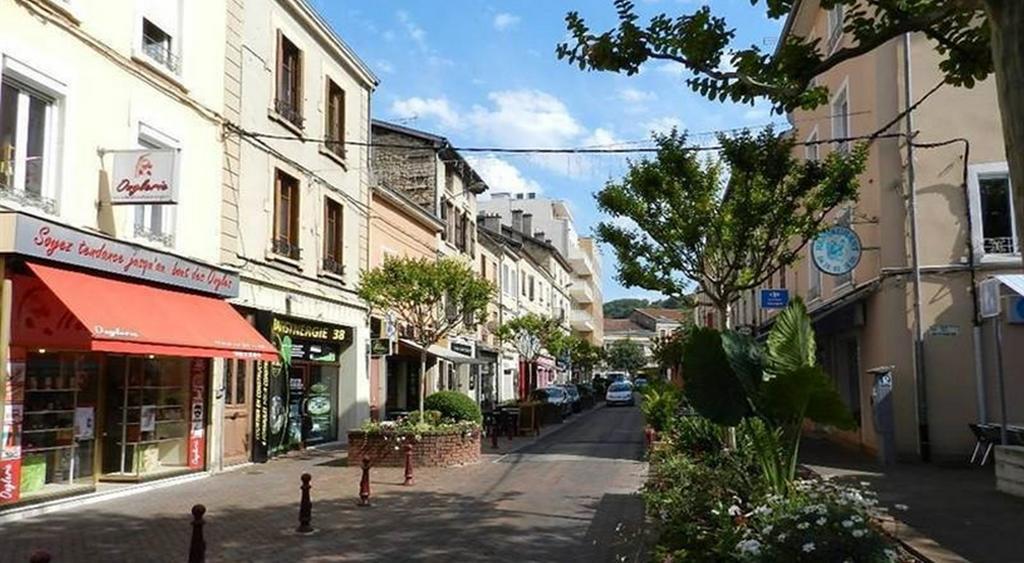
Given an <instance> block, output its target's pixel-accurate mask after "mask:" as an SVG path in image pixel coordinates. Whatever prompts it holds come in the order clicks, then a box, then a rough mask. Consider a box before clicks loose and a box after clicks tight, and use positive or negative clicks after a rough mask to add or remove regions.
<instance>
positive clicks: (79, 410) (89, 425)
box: [75, 407, 155, 440]
mask: <svg viewBox="0 0 1024 563" xmlns="http://www.w3.org/2000/svg"><path fill="white" fill-rule="evenodd" d="M145 408H146V407H143V409H145ZM143 413H145V411H143ZM143 417H145V414H143ZM154 420H155V419H154ZM142 431H143V432H146V429H145V428H143V429H142ZM95 436H96V409H95V408H93V407H76V408H75V440H92V439H93V437H95Z"/></svg>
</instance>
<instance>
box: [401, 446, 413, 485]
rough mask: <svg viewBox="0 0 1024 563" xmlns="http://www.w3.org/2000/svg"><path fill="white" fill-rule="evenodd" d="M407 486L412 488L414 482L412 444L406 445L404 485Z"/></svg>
mask: <svg viewBox="0 0 1024 563" xmlns="http://www.w3.org/2000/svg"><path fill="white" fill-rule="evenodd" d="M402 484H403V485H405V486H407V487H408V486H411V485H412V484H413V480H412V444H409V443H406V444H405V481H404V482H403V483H402Z"/></svg>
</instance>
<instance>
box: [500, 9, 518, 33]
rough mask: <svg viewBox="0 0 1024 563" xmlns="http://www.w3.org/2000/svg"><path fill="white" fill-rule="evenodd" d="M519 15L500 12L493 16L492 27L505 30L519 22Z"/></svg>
mask: <svg viewBox="0 0 1024 563" xmlns="http://www.w3.org/2000/svg"><path fill="white" fill-rule="evenodd" d="M519 20H520V18H519V16H517V15H514V14H509V13H508V12H501V13H500V14H498V15H496V16H494V29H497V30H498V31H505V30H508V29H511V28H513V27H515V26H516V25H517V24H518V23H519Z"/></svg>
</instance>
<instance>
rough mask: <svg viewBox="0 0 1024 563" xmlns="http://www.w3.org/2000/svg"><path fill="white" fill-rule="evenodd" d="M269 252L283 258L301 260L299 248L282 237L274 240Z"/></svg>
mask: <svg viewBox="0 0 1024 563" xmlns="http://www.w3.org/2000/svg"><path fill="white" fill-rule="evenodd" d="M271 250H272V251H273V252H274V254H277V255H279V256H284V257H285V258H290V259H292V260H298V259H300V258H302V250H301V249H300V248H299V245H298V244H297V243H293V242H292V241H290V240H288V239H286V238H284V237H277V238H275V239H274V241H273V244H272V246H271Z"/></svg>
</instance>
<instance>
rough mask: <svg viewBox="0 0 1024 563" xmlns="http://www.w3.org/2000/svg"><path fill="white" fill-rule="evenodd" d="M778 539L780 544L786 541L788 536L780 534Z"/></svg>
mask: <svg viewBox="0 0 1024 563" xmlns="http://www.w3.org/2000/svg"><path fill="white" fill-rule="evenodd" d="M778 539H779V543H782V542H784V541H786V534H779V536H778Z"/></svg>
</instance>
